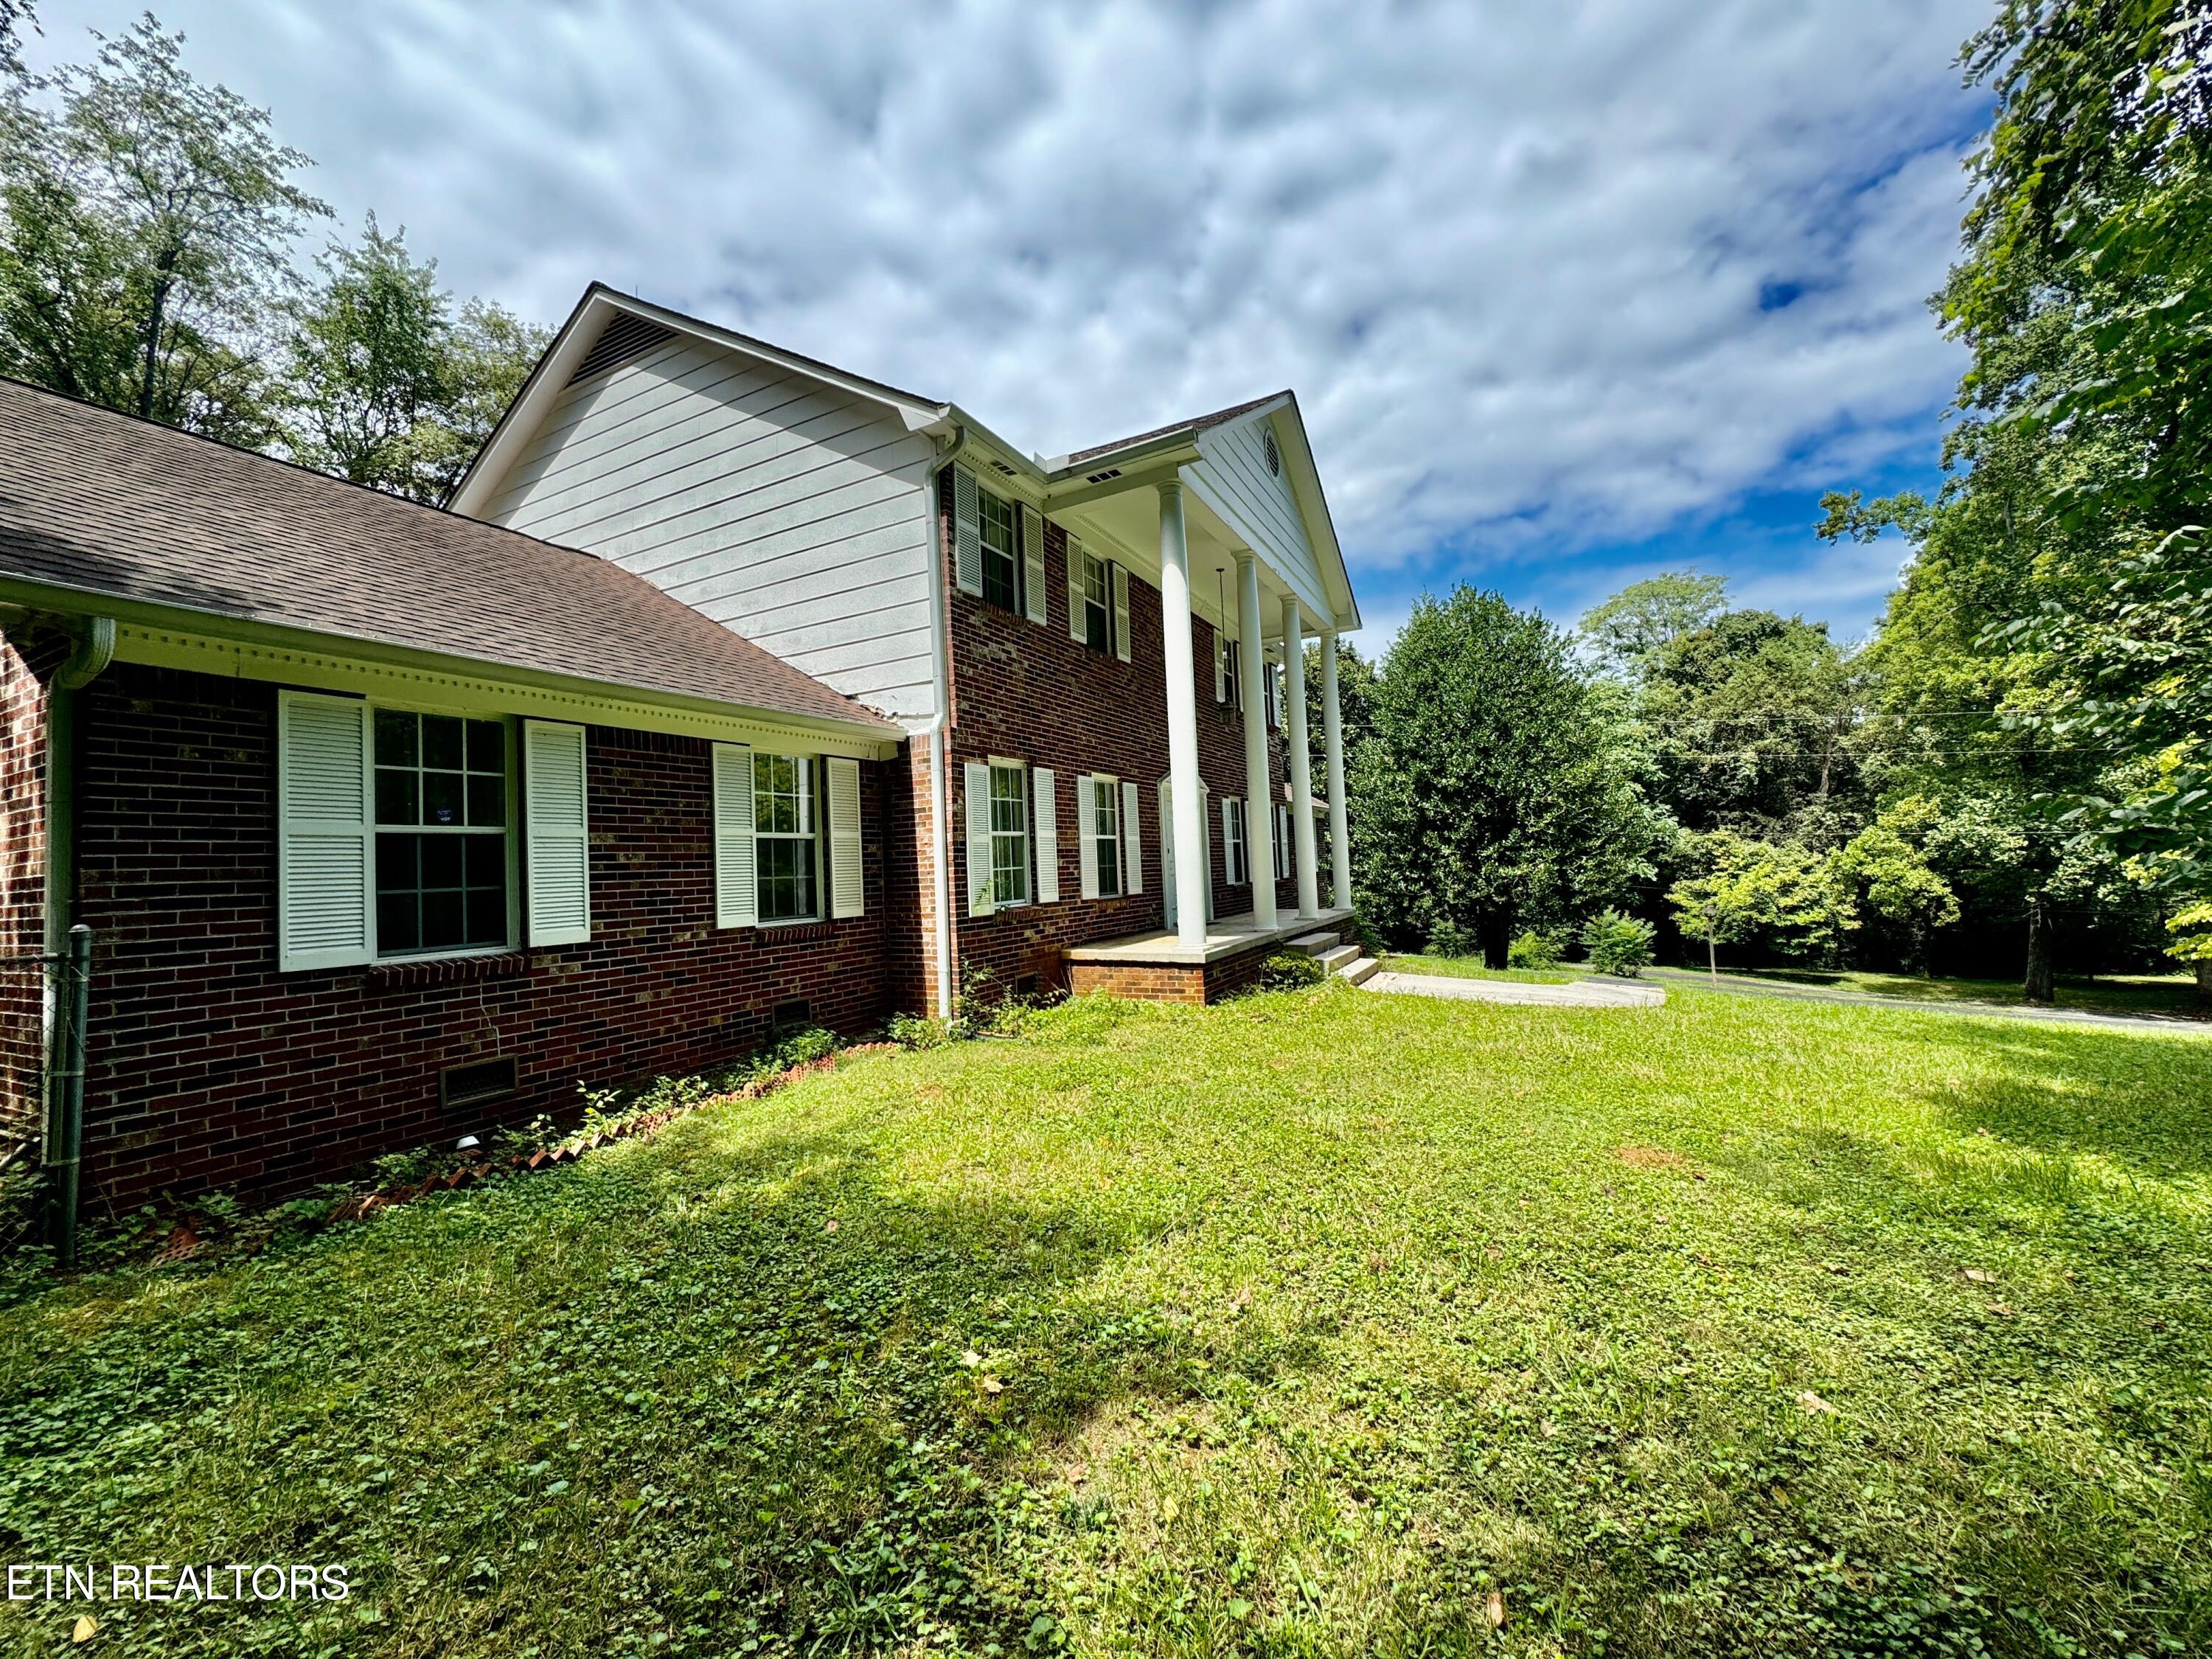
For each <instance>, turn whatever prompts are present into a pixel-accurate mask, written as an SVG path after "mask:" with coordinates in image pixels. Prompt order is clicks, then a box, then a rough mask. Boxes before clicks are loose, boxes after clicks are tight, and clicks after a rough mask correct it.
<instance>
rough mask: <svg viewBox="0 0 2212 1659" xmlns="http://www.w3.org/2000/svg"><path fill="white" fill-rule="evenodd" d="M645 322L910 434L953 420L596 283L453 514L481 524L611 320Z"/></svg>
mask: <svg viewBox="0 0 2212 1659" xmlns="http://www.w3.org/2000/svg"><path fill="white" fill-rule="evenodd" d="M623 313H627V314H629V315H630V316H633V317H640V318H642V319H645V320H646V321H647V322H650V323H657V324H659V325H660V326H661V327H663V328H665V329H668V330H670V331H673V332H675V333H678V334H684V335H689V336H690V337H692V338H693V339H696V340H703V341H705V342H707V343H708V344H710V345H714V346H718V347H720V348H721V349H724V350H726V351H733V352H736V353H738V354H739V355H741V356H749V357H753V358H757V359H758V360H760V361H761V362H768V363H773V364H775V366H776V367H777V368H782V369H785V370H787V371H788V372H789V373H791V374H801V375H805V376H806V377H807V378H808V379H810V380H815V381H817V382H818V383H819V384H821V385H823V386H834V387H836V389H837V390H838V391H841V392H845V393H847V394H848V395H849V396H852V397H855V398H866V399H867V400H869V401H871V402H873V403H877V404H882V405H883V406H884V408H886V409H889V410H892V411H893V412H894V413H896V415H897V416H899V418H900V420H901V421H902V422H903V424H904V425H905V427H906V429H907V430H908V431H909V432H921V431H936V430H939V429H941V428H942V427H943V425H944V423H945V421H946V419H947V417H948V416H951V413H952V409H951V404H933V403H930V402H928V401H927V400H925V399H922V398H915V397H914V396H912V395H911V394H910V393H907V392H901V391H899V390H898V388H897V387H896V386H885V385H884V384H883V383H882V382H881V381H879V380H869V379H867V378H866V376H864V375H859V374H848V372H847V371H845V370H843V369H842V368H836V367H834V366H833V365H831V364H829V363H824V362H818V361H817V360H816V359H814V358H811V357H807V356H802V355H800V354H799V353H798V352H795V351H787V350H786V349H783V348H782V347H781V346H775V345H770V344H769V343H768V342H767V341H765V340H757V339H755V338H753V337H751V336H750V335H748V334H740V333H738V332H737V331H735V330H733V329H726V328H721V327H719V326H717V325H714V324H713V323H708V322H702V321H701V320H700V319H698V318H696V317H688V316H686V315H684V313H682V312H680V311H671V310H669V309H668V308H667V307H665V306H657V305H654V304H653V302H652V301H649V300H641V299H639V298H637V297H636V296H635V295H629V294H618V293H617V292H616V291H615V290H614V289H611V288H607V287H605V285H604V284H601V283H593V284H592V286H591V287H590V288H588V289H586V290H585V292H584V297H583V298H582V299H581V300H580V301H577V302H576V308H575V310H574V311H573V312H571V313H569V314H568V321H567V322H565V323H563V324H562V325H561V331H560V333H559V334H558V335H557V336H556V337H555V338H554V341H553V343H552V345H551V346H550V347H549V348H548V349H547V350H546V353H545V355H544V356H543V357H542V358H540V359H539V360H538V367H537V368H534V369H532V371H531V374H530V379H529V380H526V382H524V384H523V388H522V391H521V393H520V395H519V396H518V397H517V398H515V400H514V402H513V404H512V405H510V406H509V408H508V410H507V413H506V414H505V415H504V416H501V419H500V423H499V425H498V427H497V428H495V429H494V431H493V433H492V435H491V437H490V439H489V441H487V442H486V443H485V445H484V447H483V449H482V450H481V451H479V452H478V453H477V458H476V459H475V460H474V461H473V462H472V463H471V465H470V467H469V471H468V472H467V474H466V475H465V477H463V478H462V480H461V483H460V487H459V489H456V490H455V491H454V492H453V501H452V503H451V506H452V508H453V511H454V512H456V513H466V514H468V515H469V516H470V517H472V518H473V517H474V516H476V514H477V512H478V511H479V509H481V508H482V507H483V505H484V503H485V502H486V501H489V500H490V499H491V498H492V497H493V496H494V495H496V494H497V493H498V488H499V485H500V484H501V482H502V481H503V480H504V479H505V477H506V476H507V470H508V468H509V467H511V466H513V464H514V461H515V459H516V458H517V456H518V455H519V454H520V451H521V450H522V449H523V447H525V446H526V444H528V442H529V441H530V440H531V438H532V436H534V435H536V433H537V431H538V428H539V427H540V426H541V425H543V424H544V419H545V415H546V411H547V410H549V409H550V408H551V406H552V404H554V402H555V401H556V399H558V398H559V397H560V396H561V394H562V392H565V391H566V390H567V389H568V377H569V376H570V375H572V374H574V373H575V372H576V366H577V364H579V363H580V362H583V360H584V357H585V355H586V353H587V352H589V351H590V350H591V349H592V346H593V345H595V344H596V343H598V341H599V335H600V332H601V331H603V330H604V329H605V327H606V325H607V323H608V321H609V320H610V319H611V318H613V317H615V316H617V315H619V314H623Z"/></svg>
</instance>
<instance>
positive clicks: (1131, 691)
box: [939, 482, 1297, 986]
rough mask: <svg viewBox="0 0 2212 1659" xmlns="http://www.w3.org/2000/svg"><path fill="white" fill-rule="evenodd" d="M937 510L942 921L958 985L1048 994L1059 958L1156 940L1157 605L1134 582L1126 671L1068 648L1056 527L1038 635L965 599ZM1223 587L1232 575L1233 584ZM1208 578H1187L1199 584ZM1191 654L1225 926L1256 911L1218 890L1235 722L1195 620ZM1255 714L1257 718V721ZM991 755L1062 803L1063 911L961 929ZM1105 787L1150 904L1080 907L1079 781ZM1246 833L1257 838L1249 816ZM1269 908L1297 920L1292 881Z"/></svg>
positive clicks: (1272, 774)
mask: <svg viewBox="0 0 2212 1659" xmlns="http://www.w3.org/2000/svg"><path fill="white" fill-rule="evenodd" d="M939 497H940V507H939V515H940V521H939V543H940V551H941V554H942V556H943V557H944V558H945V562H946V563H945V587H946V589H947V592H948V593H949V594H950V601H949V608H950V611H951V645H952V681H953V711H954V726H953V732H952V744H951V760H952V765H953V772H952V777H951V788H952V795H953V805H952V825H953V838H952V895H953V901H952V914H953V918H954V926H955V927H956V929H957V947H956V958H957V963H958V964H959V967H960V971H961V972H962V974H963V975H965V974H966V973H967V972H968V971H969V968H970V967H972V966H973V965H975V964H978V963H981V964H984V965H987V966H988V967H989V969H991V971H992V972H993V973H994V974H995V975H999V976H1000V978H1001V979H1002V980H1004V981H1006V982H1009V983H1011V982H1012V981H1013V980H1014V979H1016V978H1018V977H1019V976H1020V975H1024V974H1031V973H1034V974H1037V975H1039V976H1040V978H1041V980H1042V982H1043V983H1044V984H1045V985H1048V986H1050V985H1054V984H1058V983H1060V982H1062V981H1061V977H1060V976H1061V972H1062V970H1061V968H1060V951H1062V950H1063V949H1064V948H1065V947H1066V946H1069V945H1081V944H1086V943H1088V942H1090V941H1091V940H1093V939H1110V938H1113V937H1115V935H1117V934H1122V933H1139V932H1142V931H1144V930H1146V929H1147V928H1153V927H1162V926H1164V921H1165V916H1166V911H1165V909H1164V903H1163V897H1162V894H1161V890H1160V825H1159V804H1160V802H1159V781H1160V779H1161V778H1162V777H1164V775H1166V773H1167V769H1168V740H1167V681H1166V677H1165V674H1164V671H1163V666H1164V657H1163V647H1162V637H1161V611H1160V595H1159V590H1158V588H1156V587H1154V586H1151V585H1150V584H1149V583H1146V582H1144V581H1141V580H1138V579H1137V578H1136V577H1135V576H1132V577H1131V578H1130V579H1129V645H1130V649H1129V660H1128V661H1127V662H1123V661H1121V659H1119V658H1117V657H1114V656H1110V655H1108V654H1107V653H1103V652H1098V651H1093V650H1091V648H1089V647H1086V646H1083V645H1079V644H1077V643H1076V642H1075V641H1073V640H1071V639H1070V638H1068V636H1067V547H1066V538H1065V536H1064V535H1063V534H1062V533H1061V532H1060V527H1059V526H1057V525H1054V524H1052V523H1051V522H1049V521H1048V522H1047V523H1046V526H1045V536H1044V542H1045V621H1044V623H1042V625H1040V624H1038V623H1033V622H1030V621H1029V620H1028V619H1027V618H1026V617H1021V616H1017V615H1016V614H1014V613H1013V612H1012V611H1006V610H1002V609H1001V608H1000V607H999V606H997V605H991V604H988V603H987V602H986V601H984V600H983V599H979V598H977V597H975V595H973V594H969V593H963V592H960V590H959V587H958V585H957V580H956V572H955V570H954V568H953V565H952V558H953V550H952V516H951V514H952V507H951V501H952V489H951V484H950V483H949V482H948V483H946V484H945V488H944V489H941V490H940V491H939ZM1234 574H1235V573H1234V572H1233V571H1232V572H1231V576H1232V577H1233V575H1234ZM1193 580H1194V581H1198V580H1212V572H1211V571H1207V572H1205V573H1198V572H1194V573H1193ZM1192 655H1193V659H1194V672H1195V675H1196V682H1197V683H1196V692H1197V697H1198V748H1199V775H1200V776H1201V777H1202V778H1204V779H1205V780H1206V784H1207V786H1208V787H1210V788H1211V789H1212V791H1213V793H1212V795H1211V796H1210V797H1209V798H1208V801H1207V811H1208V814H1209V817H1208V822H1207V824H1206V844H1207V848H1208V849H1209V859H1210V862H1211V865H1212V882H1213V892H1214V908H1215V911H1216V913H1217V914H1218V915H1233V914H1235V913H1237V912H1239V911H1244V910H1249V909H1250V908H1252V899H1251V889H1250V888H1249V887H1248V886H1237V887H1231V886H1230V885H1229V884H1228V882H1227V880H1226V879H1225V868H1224V866H1223V861H1222V848H1221V809H1220V801H1221V797H1222V796H1223V795H1225V794H1229V795H1242V794H1243V793H1244V726H1243V716H1242V715H1241V714H1239V713H1238V712H1237V708H1236V706H1235V704H1234V703H1217V702H1214V700H1213V629H1212V625H1211V624H1209V623H1206V621H1204V620H1203V619H1202V618H1201V619H1198V620H1196V621H1195V622H1194V627H1193V640H1192ZM1258 717H1259V714H1258V711H1256V710H1255V718H1258ZM993 755H999V756H1004V757H1007V758H1009V759H1015V760H1021V761H1024V762H1027V763H1029V764H1030V765H1031V766H1049V767H1051V768H1052V769H1053V770H1054V773H1055V775H1056V777H1055V783H1056V785H1057V788H1058V795H1059V817H1060V823H1059V843H1060V902H1058V903H1057V904H1030V905H1027V906H1024V907H1021V908H1015V909H1011V910H1005V911H1001V912H999V913H998V914H996V915H991V916H970V915H969V914H968V883H967V874H968V872H967V848H966V829H965V826H966V823H967V817H966V805H965V799H964V795H963V789H964V785H965V778H964V774H963V772H962V770H961V768H962V766H963V763H966V762H969V761H981V760H986V759H987V758H989V757H991V756H993ZM1283 758H1284V740H1283V736H1282V734H1281V733H1280V732H1270V733H1269V734H1268V775H1269V778H1270V780H1271V787H1273V789H1274V790H1275V791H1276V792H1277V793H1279V792H1280V789H1281V786H1282V783H1283V781H1284V779H1285V772H1284V770H1283ZM1088 772H1106V773H1111V774H1112V775H1115V777H1117V778H1121V779H1126V780H1127V781H1131V782H1133V783H1135V784H1136V785H1137V813H1138V822H1139V826H1140V829H1139V840H1140V842H1142V845H1143V849H1144V866H1145V890H1144V892H1143V893H1142V894H1140V895H1135V896H1124V897H1121V898H1118V899H1094V900H1089V901H1086V900H1085V899H1084V898H1082V896H1081V894H1082V884H1081V874H1080V871H1079V864H1078V860H1079V857H1080V850H1079V847H1078V845H1077V842H1076V836H1075V831H1076V823H1075V780H1076V779H1077V778H1078V777H1079V776H1081V775H1083V774H1085V773H1088ZM1252 818H1253V824H1254V827H1255V831H1256V833H1257V834H1259V835H1260V836H1265V835H1266V834H1267V820H1266V817H1265V816H1264V812H1263V811H1255V812H1254V813H1253V815H1252ZM1276 890H1277V893H1278V902H1279V904H1281V905H1282V906H1283V907H1284V908H1285V910H1286V912H1291V911H1295V910H1296V909H1297V881H1296V879H1295V878H1285V879H1282V880H1279V882H1278V884H1277V888H1276Z"/></svg>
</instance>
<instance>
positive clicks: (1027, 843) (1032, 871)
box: [984, 755, 1036, 911]
mask: <svg viewBox="0 0 2212 1659" xmlns="http://www.w3.org/2000/svg"><path fill="white" fill-rule="evenodd" d="M984 764H985V765H987V766H988V767H989V768H990V769H991V771H992V772H993V774H994V776H993V778H992V780H991V783H992V788H993V790H994V793H993V794H992V796H991V798H990V799H991V800H992V801H993V802H994V804H995V802H996V801H997V799H998V797H997V794H996V793H995V791H996V788H997V785H998V779H997V777H996V774H997V772H998V771H999V770H1000V768H1002V767H1003V768H1006V769H1010V770H1012V771H1013V772H1014V773H1016V774H1018V775H1019V776H1020V778H1021V802H1022V828H1021V837H1022V884H1023V886H1024V888H1026V889H1027V891H1025V892H1024V894H1023V895H1022V896H1021V897H1019V898H1016V899H1002V898H1000V896H999V837H1000V836H1006V835H1012V833H1013V831H1012V830H1009V829H1000V828H999V827H998V826H997V825H996V824H995V823H994V824H993V825H992V826H991V908H992V909H993V910H994V911H999V910H1024V909H1027V908H1029V907H1030V905H1031V904H1034V903H1035V902H1036V825H1035V823H1033V822H1032V817H1031V814H1032V808H1031V805H1030V768H1029V763H1028V762H1027V761H1019V760H1016V759H1015V758H1014V757H1012V756H1011V755H991V756H988V757H986V758H985V761H984Z"/></svg>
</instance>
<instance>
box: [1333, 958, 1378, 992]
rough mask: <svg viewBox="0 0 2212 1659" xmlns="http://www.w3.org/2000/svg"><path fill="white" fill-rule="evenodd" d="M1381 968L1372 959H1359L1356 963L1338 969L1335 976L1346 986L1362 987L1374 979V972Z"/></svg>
mask: <svg viewBox="0 0 2212 1659" xmlns="http://www.w3.org/2000/svg"><path fill="white" fill-rule="evenodd" d="M1382 966H1383V964H1382V963H1380V962H1378V961H1376V959H1375V958H1374V957H1360V958H1359V960H1358V961H1357V962H1349V963H1346V964H1345V965H1344V966H1343V967H1341V968H1340V969H1337V970H1336V976H1337V977H1338V978H1339V979H1340V980H1343V981H1346V983H1347V984H1352V985H1364V984H1366V983H1367V981H1369V980H1370V979H1372V978H1374V977H1375V975H1376V970H1377V969H1380V968H1381V967H1382Z"/></svg>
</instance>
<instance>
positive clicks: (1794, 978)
mask: <svg viewBox="0 0 2212 1659" xmlns="http://www.w3.org/2000/svg"><path fill="white" fill-rule="evenodd" d="M1684 971H1686V972H1694V971H1698V969H1697V964H1695V963H1690V964H1687V965H1686V968H1685V969H1684ZM1721 977H1722V978H1723V980H1728V979H1745V980H1752V981H1776V982H1778V983H1781V984H1784V985H1803V986H1809V987H1816V988H1819V989H1821V990H1834V991H1857V992H1861V993H1863V994H1867V995H1870V996H1883V997H1911V998H1914V999H1917V1000H1922V1001H1927V1002H1990V1003H1996V1004H1998V1005H2000V1006H2004V1007H2010V1008H2017V1007H2019V1006H2021V1004H2022V1001H2023V999H2022V997H2021V993H2020V981H2018V980H2002V979H1923V978H1921V977H1920V976H1919V975H1917V974H1870V973H1862V972H1859V971H1857V970H1854V969H1821V968H1723V969H1722V970H1721ZM2053 1006H2057V1007H2060V1008H2077V1009H2080V1010H2081V1011H2082V1012H2086V1013H2100V1014H2178V1015H2181V1016H2183V1017H2185V1018H2191V1019H2212V1008H2207V1007H2206V1006H2205V1004H2204V1002H2203V999H2202V998H2200V997H2199V996H2198V994H2197V981H2196V979H2195V978H2194V977H2193V976H2192V975H2188V974H2108V975H2104V976H2103V977H2101V978H2098V979H2081V978H2075V977H2072V976H2069V975H2060V976H2059V980H2058V984H2057V1001H2056V1003H2055V1004H2054V1005H2053Z"/></svg>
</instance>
